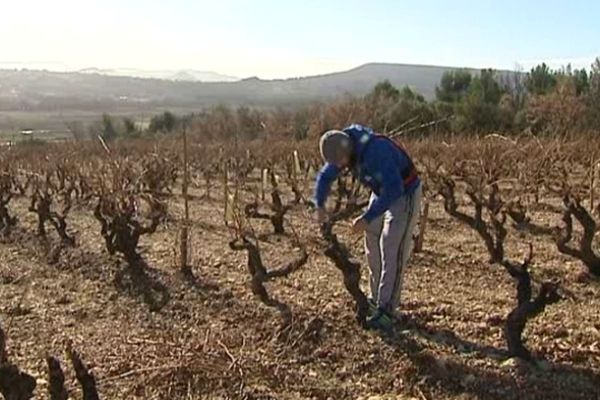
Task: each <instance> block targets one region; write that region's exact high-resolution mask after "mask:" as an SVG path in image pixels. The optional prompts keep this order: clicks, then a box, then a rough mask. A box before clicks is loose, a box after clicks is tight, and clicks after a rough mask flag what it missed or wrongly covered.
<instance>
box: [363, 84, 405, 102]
mask: <svg viewBox="0 0 600 400" xmlns="http://www.w3.org/2000/svg"><path fill="white" fill-rule="evenodd" d="M367 97H368V98H369V100H370V101H382V100H384V101H392V102H396V101H398V99H399V98H400V91H399V90H398V89H397V88H396V87H395V86H394V85H392V84H391V83H390V81H389V80H387V79H386V80H384V81H383V82H379V83H378V84H377V85H375V87H374V88H373V90H372V91H371V93H370V94H369V95H368V96H367Z"/></svg>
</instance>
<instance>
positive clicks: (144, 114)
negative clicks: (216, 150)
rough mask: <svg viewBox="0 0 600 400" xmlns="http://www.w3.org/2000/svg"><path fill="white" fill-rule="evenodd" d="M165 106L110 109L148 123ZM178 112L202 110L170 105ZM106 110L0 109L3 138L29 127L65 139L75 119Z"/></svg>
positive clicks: (99, 114) (17, 137)
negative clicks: (139, 109)
mask: <svg viewBox="0 0 600 400" xmlns="http://www.w3.org/2000/svg"><path fill="white" fill-rule="evenodd" d="M163 111H165V110H163V109H156V110H154V109H153V110H147V111H128V110H123V111H119V112H118V113H109V114H110V115H112V116H114V117H129V118H133V119H134V120H135V121H136V122H137V123H139V124H145V123H148V122H149V121H150V118H152V116H153V115H155V114H158V113H160V112H163ZM170 111H173V112H176V113H189V112H192V111H198V110H193V109H170ZM102 114H103V112H102V111H101V110H99V111H93V112H91V111H77V110H69V111H66V112H48V111H44V112H31V111H0V140H1V141H7V140H11V141H18V140H21V139H23V138H22V135H21V134H20V132H21V131H22V130H25V129H31V130H34V131H48V132H47V133H44V134H42V135H40V134H39V133H38V134H34V136H35V138H36V139H49V140H55V139H63V138H70V137H72V135H71V133H70V131H69V128H68V124H69V123H72V122H75V121H76V122H81V123H83V124H84V125H89V124H91V123H93V122H95V121H98V120H100V118H101V117H102Z"/></svg>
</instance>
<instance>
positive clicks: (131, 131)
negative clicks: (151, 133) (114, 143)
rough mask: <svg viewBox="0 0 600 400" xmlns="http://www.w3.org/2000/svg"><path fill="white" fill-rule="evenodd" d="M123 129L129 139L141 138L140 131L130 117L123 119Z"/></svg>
mask: <svg viewBox="0 0 600 400" xmlns="http://www.w3.org/2000/svg"><path fill="white" fill-rule="evenodd" d="M123 128H124V130H125V135H126V136H127V137H136V136H139V131H138V129H137V126H136V125H135V121H134V120H133V119H131V118H129V117H126V118H123Z"/></svg>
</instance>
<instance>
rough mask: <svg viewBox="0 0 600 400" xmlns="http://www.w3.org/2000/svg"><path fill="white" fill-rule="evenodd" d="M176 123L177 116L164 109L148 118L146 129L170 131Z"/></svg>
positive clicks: (153, 131) (154, 131) (155, 131)
mask: <svg viewBox="0 0 600 400" xmlns="http://www.w3.org/2000/svg"><path fill="white" fill-rule="evenodd" d="M176 125H177V117H176V116H175V115H174V114H173V113H171V112H169V111H165V112H164V113H162V114H158V115H155V116H153V117H152V119H150V125H149V126H148V130H149V131H150V132H152V133H157V132H161V133H169V132H172V131H173V130H174V129H175V127H176Z"/></svg>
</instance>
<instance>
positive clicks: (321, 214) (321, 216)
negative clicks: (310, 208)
mask: <svg viewBox="0 0 600 400" xmlns="http://www.w3.org/2000/svg"><path fill="white" fill-rule="evenodd" d="M328 218H329V216H328V215H327V210H326V209H325V208H323V207H317V211H315V219H316V221H317V223H318V224H319V225H321V224H324V223H325V222H327V219H328Z"/></svg>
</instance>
